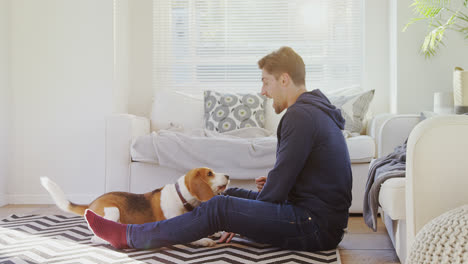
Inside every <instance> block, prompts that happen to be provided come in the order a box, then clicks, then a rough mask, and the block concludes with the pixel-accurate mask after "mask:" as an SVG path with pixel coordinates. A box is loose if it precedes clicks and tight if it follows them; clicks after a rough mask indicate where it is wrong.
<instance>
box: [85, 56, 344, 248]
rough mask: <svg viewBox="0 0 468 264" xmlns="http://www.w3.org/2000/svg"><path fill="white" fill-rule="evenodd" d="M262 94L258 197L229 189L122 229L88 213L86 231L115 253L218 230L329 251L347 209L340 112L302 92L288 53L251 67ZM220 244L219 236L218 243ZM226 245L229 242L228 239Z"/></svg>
mask: <svg viewBox="0 0 468 264" xmlns="http://www.w3.org/2000/svg"><path fill="white" fill-rule="evenodd" d="M258 65H259V68H260V69H262V82H263V87H262V94H263V95H266V96H267V97H269V98H272V99H273V107H274V109H275V111H276V113H278V114H279V113H281V112H282V111H283V110H285V109H287V111H286V113H285V114H284V116H283V118H282V119H281V121H280V123H279V125H278V131H277V137H278V146H277V151H276V163H275V166H274V168H273V169H272V170H271V171H270V172H269V173H268V177H267V178H258V179H257V180H256V182H257V186H258V189H259V192H254V191H247V190H244V189H238V188H231V189H228V190H226V192H225V195H224V196H222V195H219V196H215V197H213V198H212V199H210V200H209V201H207V202H204V203H202V204H201V205H200V206H199V207H197V208H195V209H194V210H193V211H191V212H188V213H185V214H183V215H180V216H177V217H174V218H171V219H168V220H164V221H159V222H153V223H147V224H142V225H132V224H130V225H123V224H119V223H116V222H112V221H108V220H106V219H103V218H102V217H99V216H97V215H96V214H94V213H93V212H91V211H87V212H86V214H85V217H86V219H87V221H88V224H89V226H90V227H91V229H92V230H93V232H94V233H95V234H96V235H97V236H99V237H101V238H103V239H104V240H107V241H109V242H110V243H111V244H112V245H113V246H114V247H116V248H127V247H131V248H139V249H146V248H156V247H163V246H168V245H172V244H181V243H188V242H192V241H196V240H198V239H201V238H204V237H207V236H209V235H210V234H213V233H215V232H218V231H220V230H224V231H227V232H231V233H227V234H231V235H230V237H232V234H233V233H238V234H241V235H243V236H246V237H248V238H251V239H253V240H255V241H257V242H260V243H268V244H273V245H275V246H278V247H282V248H286V249H295V250H307V251H317V250H327V249H332V248H335V247H336V246H337V245H338V243H339V242H340V241H341V239H342V237H343V232H344V231H343V229H344V228H346V226H347V222H348V209H349V206H350V205H351V186H352V176H351V162H350V159H349V154H348V149H347V145H346V142H345V139H344V137H343V135H342V132H341V130H342V129H343V127H344V119H343V117H342V116H341V113H340V110H338V109H336V108H335V107H334V106H333V105H332V104H330V101H329V100H328V99H327V98H326V97H325V96H324V95H323V94H322V92H320V90H314V91H311V92H307V90H306V87H305V65H304V62H303V60H302V58H301V57H300V56H299V55H298V54H297V53H296V52H294V50H293V49H291V48H289V47H282V48H280V49H279V50H278V51H275V52H273V53H271V54H268V55H267V56H265V57H264V58H262V59H261V60H260V61H259V62H258ZM224 240H226V236H224V237H223V238H222V241H224ZM228 240H230V238H229V239H228Z"/></svg>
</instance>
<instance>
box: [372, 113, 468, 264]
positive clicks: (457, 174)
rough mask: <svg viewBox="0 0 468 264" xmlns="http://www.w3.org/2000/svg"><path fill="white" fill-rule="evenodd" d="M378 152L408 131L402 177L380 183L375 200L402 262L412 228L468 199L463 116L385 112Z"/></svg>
mask: <svg viewBox="0 0 468 264" xmlns="http://www.w3.org/2000/svg"><path fill="white" fill-rule="evenodd" d="M379 134H380V138H379V142H378V144H379V146H381V147H380V148H379V153H378V156H379V157H382V156H385V155H386V154H388V153H390V152H392V151H393V148H394V147H395V146H397V145H401V144H402V142H404V140H405V139H406V138H407V137H408V135H409V139H408V143H407V157H406V178H392V179H389V180H387V181H385V182H384V183H383V184H382V185H381V189H380V193H379V204H380V207H381V215H382V217H383V220H384V224H385V226H386V228H387V231H388V233H389V235H390V237H391V240H392V243H393V245H394V247H395V250H396V253H397V255H398V257H399V258H400V261H401V262H402V263H405V260H406V258H407V255H408V252H409V250H410V248H411V244H412V242H413V240H414V237H415V236H416V234H417V232H418V231H419V230H420V229H421V228H422V227H423V226H424V225H425V224H426V223H428V222H429V221H430V220H431V219H433V218H435V217H437V216H439V215H440V214H442V213H444V212H446V211H448V210H450V209H453V208H456V207H458V206H460V205H463V204H467V203H468V192H467V191H466V186H468V177H467V175H468V156H467V150H468V136H467V135H468V116H456V115H448V116H436V117H433V118H430V119H427V120H424V121H422V122H420V117H419V115H388V116H386V117H385V118H384V119H383V120H382V125H381V126H380V133H379Z"/></svg>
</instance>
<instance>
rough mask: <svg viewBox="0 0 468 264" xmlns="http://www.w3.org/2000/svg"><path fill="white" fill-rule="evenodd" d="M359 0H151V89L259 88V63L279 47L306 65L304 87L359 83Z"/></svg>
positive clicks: (199, 91)
mask: <svg viewBox="0 0 468 264" xmlns="http://www.w3.org/2000/svg"><path fill="white" fill-rule="evenodd" d="M362 6H363V5H362V0H347V1H343V0H154V1H153V8H154V10H153V28H154V32H153V33H154V35H153V50H154V52H153V63H154V64H153V66H154V67H153V69H154V75H153V76H154V80H153V81H154V86H155V89H157V90H161V89H170V90H176V91H180V92H184V93H188V94H193V95H196V96H198V95H200V96H201V94H202V91H203V90H206V89H214V90H217V91H221V92H227V91H230V92H259V91H260V89H261V70H260V69H258V66H257V61H258V60H259V59H261V58H262V57H263V56H265V55H266V54H268V53H270V52H272V51H274V50H277V49H279V48H280V47H281V46H290V47H292V48H293V49H294V50H295V51H296V52H297V53H298V54H299V55H301V57H302V58H303V60H304V63H305V64H306V87H307V89H308V90H312V89H315V88H320V89H322V90H323V91H330V90H333V89H337V88H343V87H347V86H356V85H357V86H359V85H360V84H361V70H362V56H361V54H362V27H363V24H362V16H363V10H362Z"/></svg>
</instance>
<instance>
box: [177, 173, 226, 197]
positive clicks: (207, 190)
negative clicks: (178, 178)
mask: <svg viewBox="0 0 468 264" xmlns="http://www.w3.org/2000/svg"><path fill="white" fill-rule="evenodd" d="M228 184H229V176H228V175H226V174H224V173H215V172H214V171H213V170H212V169H209V168H196V169H192V170H191V171H189V172H188V173H187V174H186V175H185V185H186V186H187V189H188V191H189V192H190V193H191V194H192V195H193V196H195V197H196V198H197V199H198V200H200V201H202V202H204V201H208V200H209V199H211V198H212V197H213V196H215V195H217V194H220V193H222V192H223V191H224V190H226V187H227V185H228Z"/></svg>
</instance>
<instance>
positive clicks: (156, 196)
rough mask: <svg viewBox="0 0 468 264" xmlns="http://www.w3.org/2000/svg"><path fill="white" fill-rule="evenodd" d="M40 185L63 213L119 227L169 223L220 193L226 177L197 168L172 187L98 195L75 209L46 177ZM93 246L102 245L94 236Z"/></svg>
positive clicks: (209, 243) (199, 242)
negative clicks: (90, 216) (90, 212)
mask: <svg viewBox="0 0 468 264" xmlns="http://www.w3.org/2000/svg"><path fill="white" fill-rule="evenodd" d="M41 184H42V186H44V188H45V189H46V190H47V191H48V192H49V193H50V195H51V196H52V198H53V200H54V202H55V203H56V204H57V206H58V207H59V208H60V209H62V210H63V211H66V212H70V213H75V214H78V215H84V212H85V210H86V209H91V210H93V211H94V212H95V213H96V214H98V215H100V216H102V217H104V218H106V219H109V220H112V221H116V222H120V223H122V224H143V223H149V222H155V221H161V220H164V219H169V218H172V217H175V216H178V215H181V214H183V213H186V212H188V211H191V210H193V208H194V207H197V206H199V205H200V203H201V202H205V201H208V200H209V199H211V198H212V197H213V196H215V195H217V194H220V193H222V192H223V191H224V190H225V189H226V187H227V185H228V184H229V176H228V175H225V174H223V173H214V172H213V170H211V169H209V168H196V169H192V170H190V171H189V172H188V173H187V174H185V175H183V176H181V177H180V178H179V179H178V180H177V182H176V183H175V184H167V185H165V186H164V187H162V188H159V189H156V190H154V191H152V192H147V193H144V194H134V193H128V192H109V193H106V194H103V195H101V196H100V197H98V198H97V199H96V200H94V201H93V202H91V203H90V204H88V205H78V204H74V203H72V202H70V201H68V200H67V198H66V197H65V194H64V193H63V191H62V190H61V189H60V187H59V186H58V185H57V184H56V183H54V182H53V181H51V180H50V179H49V178H47V177H41ZM93 242H96V243H99V242H101V243H102V242H103V240H101V239H100V238H98V237H97V236H94V237H93ZM192 244H193V245H197V246H214V245H216V242H215V241H213V240H212V239H209V238H202V239H200V240H197V241H195V242H192Z"/></svg>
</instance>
